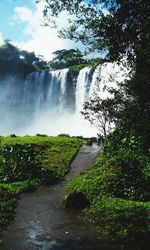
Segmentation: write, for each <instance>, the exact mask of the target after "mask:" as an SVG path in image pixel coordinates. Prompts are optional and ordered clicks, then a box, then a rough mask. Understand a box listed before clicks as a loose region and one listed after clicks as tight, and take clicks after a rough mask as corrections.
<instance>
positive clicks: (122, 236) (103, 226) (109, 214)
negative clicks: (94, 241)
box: [86, 196, 150, 249]
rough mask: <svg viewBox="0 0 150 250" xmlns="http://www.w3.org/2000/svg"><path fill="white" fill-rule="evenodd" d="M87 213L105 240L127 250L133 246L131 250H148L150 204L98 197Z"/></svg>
mask: <svg viewBox="0 0 150 250" xmlns="http://www.w3.org/2000/svg"><path fill="white" fill-rule="evenodd" d="M86 212H87V214H88V216H89V217H90V218H91V219H92V220H93V221H94V223H96V225H97V226H98V228H99V230H100V233H101V234H102V235H103V236H104V237H105V238H107V239H111V240H113V241H117V242H118V243H120V244H121V245H122V246H124V248H127V249H128V248H129V247H131V246H132V248H131V249H140V246H141V247H142V249H148V248H146V247H148V242H145V235H146V234H147V232H148V231H149V213H150V202H136V201H129V200H125V199H119V198H112V197H107V196H102V197H97V198H96V199H95V200H94V201H93V202H92V204H91V207H90V209H88V210H86ZM145 243H146V245H145ZM149 243H150V242H149ZM144 245H145V248H143V247H144Z"/></svg>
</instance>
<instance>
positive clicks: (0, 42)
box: [0, 32, 4, 45]
mask: <svg viewBox="0 0 150 250" xmlns="http://www.w3.org/2000/svg"><path fill="white" fill-rule="evenodd" d="M3 43H4V39H3V36H2V33H1V32H0V45H2V44H3Z"/></svg>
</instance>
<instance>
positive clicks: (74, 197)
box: [65, 192, 90, 209]
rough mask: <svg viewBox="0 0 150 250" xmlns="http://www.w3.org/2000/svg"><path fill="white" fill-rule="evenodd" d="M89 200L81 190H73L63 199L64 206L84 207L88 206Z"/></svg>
mask: <svg viewBox="0 0 150 250" xmlns="http://www.w3.org/2000/svg"><path fill="white" fill-rule="evenodd" d="M89 204H90V203H89V201H88V199H87V198H86V196H85V195H84V194H83V193H82V192H73V193H71V194H69V195H68V196H67V198H66V200H65V207H66V208H73V209H84V208H86V207H88V206H89Z"/></svg>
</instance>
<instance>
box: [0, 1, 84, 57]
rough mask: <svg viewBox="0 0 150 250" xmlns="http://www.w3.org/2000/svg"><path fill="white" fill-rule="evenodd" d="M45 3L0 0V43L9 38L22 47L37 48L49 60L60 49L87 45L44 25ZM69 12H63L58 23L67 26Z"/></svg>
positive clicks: (81, 47)
mask: <svg viewBox="0 0 150 250" xmlns="http://www.w3.org/2000/svg"><path fill="white" fill-rule="evenodd" d="M43 7H44V5H43V4H42V3H41V4H38V5H37V4H35V1H34V0H0V17H1V20H0V44H2V43H3V41H4V40H5V39H9V40H11V43H12V44H14V45H15V46H17V47H19V48H20V49H23V50H27V51H30V52H32V51H34V52H35V54H36V55H42V56H43V57H44V59H45V60H51V59H52V57H53V55H52V52H54V51H56V50H58V49H71V48H79V49H81V50H82V49H83V46H82V45H81V44H80V43H74V42H73V41H70V40H65V39H60V38H59V37H58V30H57V29H53V28H51V27H44V26H43V25H42V24H43V15H42V10H43ZM67 19H68V14H67V13H66V12H63V13H62V14H61V15H60V16H59V18H58V20H57V24H58V27H59V28H61V27H66V26H67V23H68V22H67Z"/></svg>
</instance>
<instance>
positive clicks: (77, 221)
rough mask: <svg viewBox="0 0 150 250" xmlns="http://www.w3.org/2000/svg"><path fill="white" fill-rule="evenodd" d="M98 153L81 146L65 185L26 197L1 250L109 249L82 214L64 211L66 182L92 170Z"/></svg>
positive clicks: (98, 149) (96, 147) (4, 237)
mask: <svg viewBox="0 0 150 250" xmlns="http://www.w3.org/2000/svg"><path fill="white" fill-rule="evenodd" d="M99 151H100V148H99V147H98V146H97V145H93V146H87V145H84V146H82V148H81V149H80V151H79V152H78V154H77V156H76V158H75V159H74V161H73V162H72V164H71V170H70V172H69V174H68V175H67V176H66V178H65V180H64V181H62V182H61V183H60V184H57V185H54V186H52V187H50V186H41V187H40V188H39V189H38V190H37V191H35V192H31V193H26V194H23V195H22V196H21V199H20V201H19V205H18V208H17V211H16V219H15V221H14V222H13V223H12V224H10V226H9V227H8V230H7V231H6V232H5V233H4V234H3V238H2V242H1V249H3V250H6V249H9V250H24V249H30V250H32V249H33V250H34V249H43V250H47V249H53V250H57V249H64V250H69V249H70V250H74V249H75V250H77V249H86V250H87V249H89V250H91V249H99V250H106V249H110V248H109V246H108V245H107V244H106V243H105V242H103V241H102V240H101V239H99V235H98V233H97V232H96V230H95V228H94V227H93V226H92V225H87V223H86V222H85V221H83V220H82V219H81V213H80V212H79V211H77V210H72V209H65V208H63V207H62V198H63V196H64V195H65V188H64V187H65V185H66V183H67V181H68V180H69V179H71V178H72V177H74V176H76V175H77V174H78V173H80V172H82V171H84V170H86V169H87V168H89V167H90V166H91V164H92V163H93V161H94V160H95V158H96V156H97V154H98V153H99ZM111 249H112V248H111Z"/></svg>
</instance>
